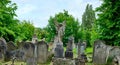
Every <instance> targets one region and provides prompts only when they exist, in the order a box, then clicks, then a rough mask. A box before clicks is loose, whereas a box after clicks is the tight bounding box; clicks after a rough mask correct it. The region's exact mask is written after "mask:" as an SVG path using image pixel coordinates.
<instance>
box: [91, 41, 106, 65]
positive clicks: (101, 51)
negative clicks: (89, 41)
mask: <svg viewBox="0 0 120 65" xmlns="http://www.w3.org/2000/svg"><path fill="white" fill-rule="evenodd" d="M104 43H105V42H104V41H101V40H96V41H95V42H94V48H93V63H94V64H95V65H101V64H105V63H106V57H107V52H106V50H107V48H106V45H105V44H104Z"/></svg>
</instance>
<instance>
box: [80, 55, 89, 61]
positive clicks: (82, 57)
mask: <svg viewBox="0 0 120 65" xmlns="http://www.w3.org/2000/svg"><path fill="white" fill-rule="evenodd" d="M81 59H84V60H85V62H88V60H87V56H86V55H85V54H81Z"/></svg>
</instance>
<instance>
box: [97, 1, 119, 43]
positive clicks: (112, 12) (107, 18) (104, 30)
mask: <svg viewBox="0 0 120 65" xmlns="http://www.w3.org/2000/svg"><path fill="white" fill-rule="evenodd" d="M119 5H120V1H119V0H103V3H102V5H101V6H100V7H98V8H97V9H96V11H97V12H98V13H99V14H98V19H97V29H98V33H99V39H102V40H105V41H106V44H108V45H120V41H119V39H120V31H119V30H120V15H119V13H120V6H119Z"/></svg>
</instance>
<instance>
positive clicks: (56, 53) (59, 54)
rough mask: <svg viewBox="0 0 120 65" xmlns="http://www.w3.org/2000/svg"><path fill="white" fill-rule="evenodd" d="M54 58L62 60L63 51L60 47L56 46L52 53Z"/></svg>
mask: <svg viewBox="0 0 120 65" xmlns="http://www.w3.org/2000/svg"><path fill="white" fill-rule="evenodd" d="M54 56H55V58H63V57H64V49H63V46H62V45H57V46H56V48H55V51H54Z"/></svg>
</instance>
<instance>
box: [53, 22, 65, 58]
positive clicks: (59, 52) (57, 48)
mask: <svg viewBox="0 0 120 65" xmlns="http://www.w3.org/2000/svg"><path fill="white" fill-rule="evenodd" d="M54 23H55V28H56V33H57V35H56V36H55V39H54V49H53V50H54V56H55V57H56V58H62V57H63V53H64V49H63V42H62V38H63V35H64V31H65V25H66V24H65V21H63V23H58V22H57V21H54Z"/></svg>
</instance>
